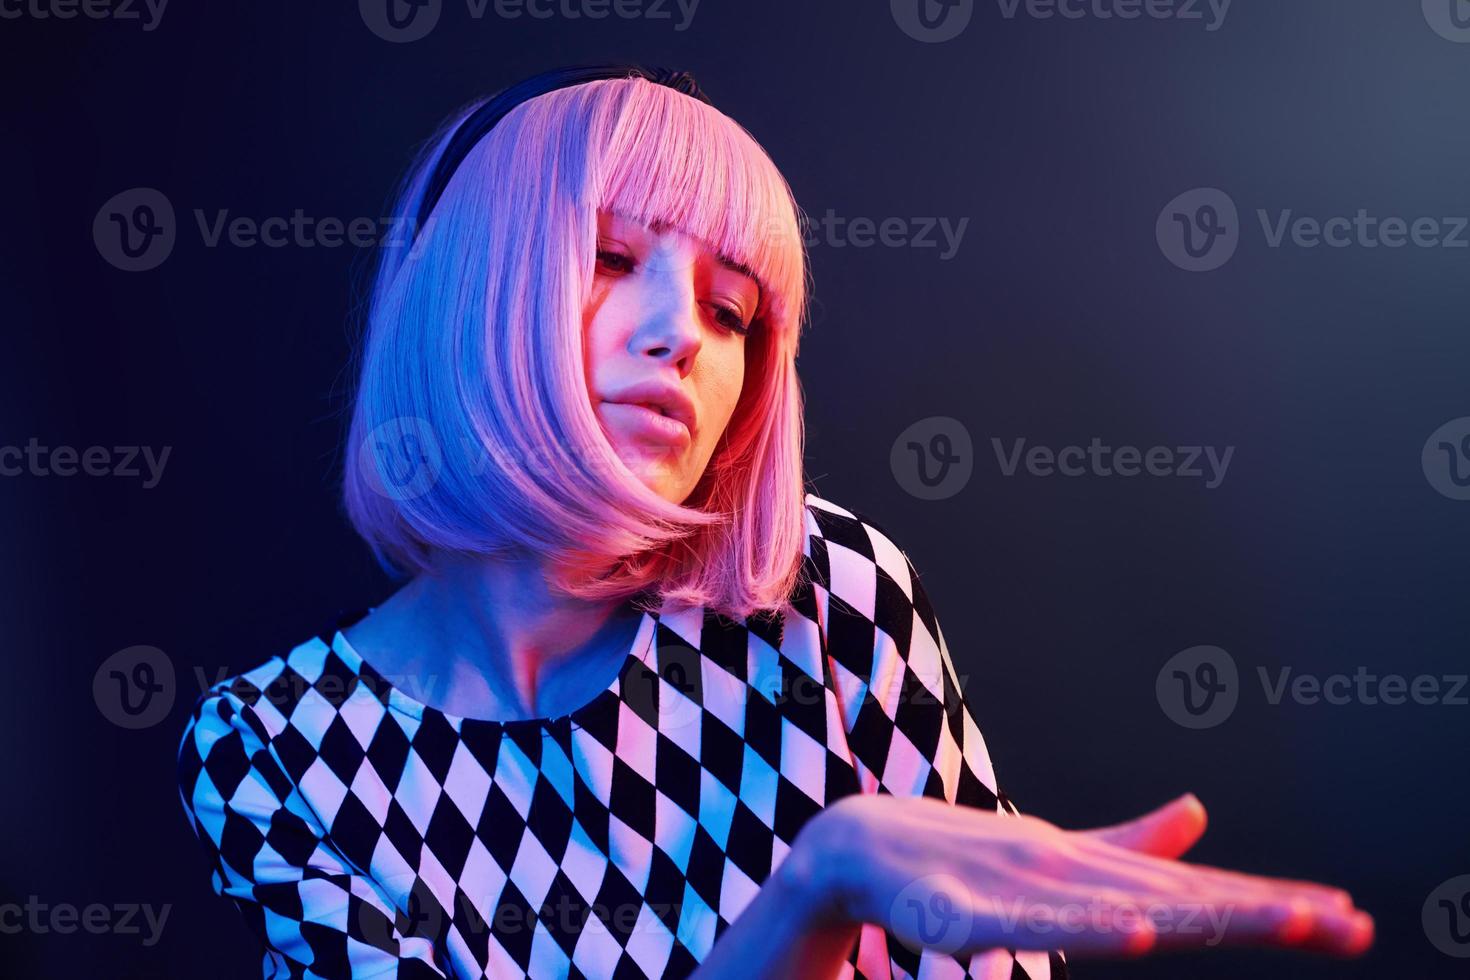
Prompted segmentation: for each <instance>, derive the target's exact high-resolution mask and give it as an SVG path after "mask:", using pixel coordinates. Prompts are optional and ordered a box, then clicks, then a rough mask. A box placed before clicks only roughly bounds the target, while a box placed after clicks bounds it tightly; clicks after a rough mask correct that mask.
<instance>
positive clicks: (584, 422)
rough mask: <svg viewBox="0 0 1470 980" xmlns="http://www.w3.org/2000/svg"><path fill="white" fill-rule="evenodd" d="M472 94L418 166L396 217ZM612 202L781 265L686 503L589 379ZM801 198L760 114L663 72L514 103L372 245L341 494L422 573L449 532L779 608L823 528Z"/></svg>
mask: <svg viewBox="0 0 1470 980" xmlns="http://www.w3.org/2000/svg"><path fill="white" fill-rule="evenodd" d="M473 109H474V107H473V106H470V107H468V108H467V109H465V110H463V111H462V112H461V113H459V114H457V115H456V116H455V117H454V118H452V119H451V120H450V121H449V122H448V123H447V124H446V125H445V126H444V127H442V128H441V130H440V131H439V133H438V134H436V135H435V136H434V137H432V138H431V139H430V140H429V141H428V143H427V144H426V149H425V150H424V152H423V153H422V154H421V155H420V157H419V159H418V160H417V161H416V162H415V164H414V166H413V167H412V168H411V170H410V171H409V173H408V175H407V177H406V178H405V179H404V182H403V184H402V187H401V188H400V190H399V192H398V200H397V203H396V205H395V207H394V215H395V218H396V219H397V221H398V222H399V227H403V226H404V224H405V223H408V222H412V221H413V216H414V215H416V214H417V211H418V208H419V206H420V204H421V198H422V196H423V194H424V189H425V188H424V185H425V183H426V182H427V181H428V179H429V174H430V173H431V172H432V170H433V168H434V165H435V163H436V161H437V160H438V157H439V155H440V154H441V153H443V152H444V148H445V145H446V143H447V141H448V139H449V137H450V136H451V135H452V134H453V132H454V130H455V128H456V126H457V125H458V124H459V123H460V122H461V121H462V120H463V119H464V118H465V117H466V116H467V115H468V114H469V113H470V112H472V111H473ZM600 210H605V211H609V212H612V213H616V214H619V215H622V216H624V217H628V218H632V219H634V220H637V221H641V222H643V223H645V224H647V225H650V226H654V227H659V226H664V227H671V228H676V229H678V230H680V231H683V232H685V233H687V234H689V235H691V236H693V237H695V238H698V239H701V240H702V241H704V242H705V243H707V244H708V245H709V246H710V247H711V248H713V249H714V250H715V251H716V252H717V253H719V254H721V255H723V256H725V257H727V258H729V259H731V260H734V261H736V262H740V263H743V264H744V265H745V266H747V267H748V268H749V269H750V270H751V271H752V272H753V273H754V275H755V277H756V279H757V280H758V281H759V283H760V286H761V301H760V306H759V308H758V310H757V311H756V314H755V320H754V323H753V329H752V330H751V333H750V335H749V337H748V338H747V340H746V347H745V358H746V361H745V382H744V387H743V388H742V390H741V393H740V397H739V399H738V401H737V403H736V408H735V412H734V415H733V416H732V418H731V420H730V423H729V425H728V426H727V428H726V430H725V432H724V434H723V436H722V438H721V440H720V442H719V444H718V445H717V447H716V449H715V451H714V454H713V456H712V457H711V459H710V461H709V464H708V466H707V467H706V469H705V471H704V474H703V475H702V477H701V479H700V481H699V483H698V484H697V485H696V486H695V487H694V489H693V490H692V491H691V492H690V494H689V496H688V497H687V498H686V499H685V500H684V501H683V502H682V503H679V504H676V503H671V502H669V501H666V500H664V499H662V498H661V497H659V496H658V495H657V494H656V493H654V492H653V491H652V490H650V489H649V488H648V487H646V486H645V485H644V484H643V483H642V482H641V481H640V480H639V479H638V478H637V476H636V475H635V474H634V473H633V472H632V471H630V470H629V469H628V468H627V467H626V466H625V465H624V463H623V462H622V460H621V459H620V458H619V457H618V455H617V453H616V452H615V450H614V449H613V447H612V446H611V444H610V443H609V442H608V440H607V437H606V436H605V435H604V434H603V432H602V429H601V427H600V424H599V422H598V419H597V416H596V415H595V414H594V409H593V406H592V403H591V399H590V396H589V394H588V387H587V378H586V373H585V362H584V351H583V340H582V333H583V308H584V305H585V303H586V300H587V297H588V296H589V294H590V290H591V287H592V280H593V272H594V263H595V251H596V242H597V215H598V212H599V211H600ZM800 220H801V218H800V212H799V209H798V208H797V205H796V203H795V200H794V198H793V196H792V193H791V189H790V187H789V186H788V185H787V183H786V181H785V179H784V178H783V177H782V176H781V174H780V172H779V171H778V170H777V169H776V167H775V165H774V164H773V163H772V161H771V159H770V157H769V156H767V154H766V153H765V151H764V150H763V149H762V148H761V147H760V145H759V144H758V143H756V141H755V140H754V139H753V138H752V137H751V135H750V134H749V133H748V132H747V131H746V130H745V129H744V128H742V127H741V126H740V125H739V124H738V123H736V122H735V121H734V120H732V119H730V118H729V117H728V116H726V115H724V114H723V113H721V112H719V111H718V110H717V109H715V108H713V107H711V106H710V105H708V104H706V103H705V102H703V101H701V100H699V99H696V98H692V97H690V96H689V95H686V94H683V93H681V92H679V91H676V90H674V89H672V88H669V87H667V86H664V85H660V84H657V83H655V82H651V81H648V80H646V79H643V78H637V77H629V78H612V79H602V80H596V81H590V82H585V83H582V84H577V85H571V86H568V87H565V88H561V89H556V90H553V91H550V92H547V93H545V94H542V95H538V96H536V97H534V98H531V99H529V100H527V101H525V102H523V103H521V104H520V105H517V106H516V107H515V108H514V109H512V110H511V111H510V112H509V113H507V114H506V115H505V116H504V118H502V119H501V120H500V121H499V122H498V123H497V124H495V126H494V127H493V128H492V129H491V130H490V131H489V132H488V133H487V134H486V135H485V136H484V137H483V138H481V139H480V140H479V141H478V142H477V143H476V144H475V145H474V147H473V148H472V149H471V150H470V151H469V152H468V154H467V155H466V156H465V157H464V160H463V162H462V163H461V164H460V165H459V166H458V167H457V168H456V169H455V170H454V173H453V176H452V177H451V178H450V179H449V181H448V183H447V184H446V185H445V187H444V191H443V193H442V195H441V196H440V198H439V200H438V202H437V203H436V204H435V205H434V206H433V211H432V213H431V214H430V216H429V219H428V221H427V223H426V224H425V225H424V226H423V227H422V228H418V229H415V230H416V231H417V233H418V234H417V238H416V239H413V240H409V239H408V236H407V235H400V236H396V237H397V239H398V240H395V241H393V242H392V243H390V244H388V245H385V246H384V247H383V249H382V254H381V257H380V260H379V263H378V266H377V269H376V273H375V277H374V281H373V285H372V291H371V295H370V297H369V300H368V306H367V325H366V336H365V340H364V342H363V345H362V347H361V349H360V351H359V355H358V357H359V363H358V369H359V373H358V385H357V390H356V397H355V400H354V404H353V407H352V416H351V424H350V430H349V433H348V438H347V446H346V459H345V467H344V486H343V500H344V503H345V507H346V511H347V515H348V518H349V519H350V520H351V522H352V525H353V527H354V528H355V529H356V530H357V532H358V533H359V534H360V535H361V536H362V537H363V539H364V540H365V541H367V543H368V544H369V546H370V547H371V548H372V550H373V553H374V554H375V555H376V557H377V559H378V561H379V562H380V563H381V564H382V565H383V567H384V568H385V569H386V570H388V571H389V572H390V574H393V575H394V576H395V577H399V578H402V577H405V576H409V575H413V574H417V573H419V572H423V571H426V570H429V569H430V568H432V566H433V560H434V557H435V555H436V553H441V552H457V553H460V554H463V555H477V556H485V557H499V558H527V557H535V558H537V559H539V560H542V561H544V562H545V567H546V568H547V574H548V582H549V583H550V584H551V586H552V587H553V588H554V589H556V590H558V591H560V592H562V593H564V594H566V595H571V596H577V597H581V598H585V599H589V600H592V599H627V598H632V597H634V596H635V595H638V594H639V593H645V594H647V595H650V596H653V597H656V599H657V600H658V601H659V602H673V603H688V604H692V605H705V606H708V607H710V608H711V609H713V610H715V611H717V612H720V613H723V614H725V615H727V616H731V617H734V618H742V617H745V616H748V615H750V614H752V613H755V612H757V611H760V610H765V609H776V608H779V607H780V606H781V605H782V604H783V603H784V601H785V600H786V598H787V597H788V595H789V594H790V592H791V590H792V589H793V588H794V587H795V586H796V584H797V580H798V576H799V575H800V572H801V554H802V544H803V536H804V533H805V529H804V520H805V514H804V500H805V493H806V489H807V487H806V481H805V477H804V474H803V469H802V459H803V442H804V430H803V415H802V409H803V401H802V393H801V388H800V385H799V381H798V378H797V374H796V354H797V345H798V340H799V336H800V332H801V328H802V325H803V323H804V322H805V319H806V303H807V286H808V271H807V262H806V253H805V250H804V247H803V243H802V237H801V232H800Z"/></svg>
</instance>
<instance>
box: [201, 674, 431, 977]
mask: <svg viewBox="0 0 1470 980" xmlns="http://www.w3.org/2000/svg"><path fill="white" fill-rule="evenodd" d="M269 742H270V733H269V731H268V729H267V727H266V725H265V724H264V723H263V722H262V720H261V718H260V716H259V715H258V714H257V713H256V712H255V711H254V710H253V709H252V708H251V707H250V705H249V704H247V703H246V701H245V700H242V698H241V697H240V696H237V694H236V693H232V692H231V691H230V690H229V689H227V688H218V689H215V690H213V691H211V692H209V693H207V694H206V695H205V696H204V697H202V698H201V699H200V701H199V703H198V704H197V705H196V706H195V709H194V713H193V715H192V716H191V718H190V719H189V722H188V725H187V727H186V729H185V731H184V736H183V739H182V741H181V742H180V745H179V791H180V795H181V797H182V799H183V803H184V810H185V814H186V815H187V816H188V818H189V822H190V824H191V826H192V827H193V828H194V832H195V834H196V835H197V836H198V837H199V841H200V843H201V844H202V845H203V847H204V851H205V854H206V855H207V857H208V860H209V866H210V870H211V872H212V873H211V876H210V880H211V884H212V886H213V888H214V891H215V893H216V894H219V895H224V896H227V897H229V898H230V899H232V900H233V901H234V903H235V905H236V906H237V907H238V908H239V909H240V912H241V913H242V914H243V915H244V917H245V921H246V922H247V923H248V925H249V926H250V928H251V930H252V931H253V932H254V933H255V934H256V935H257V936H258V937H259V939H260V941H261V943H262V945H263V946H264V959H263V962H262V970H263V973H264V976H265V977H266V978H273V977H288V976H289V977H308V978H320V980H328V978H342V980H346V978H349V977H350V978H365V977H374V978H385V980H386V978H392V977H398V978H412V980H430V978H443V977H445V975H446V974H445V972H444V971H443V970H442V969H441V968H440V967H439V965H438V964H437V963H436V962H435V959H434V951H433V945H432V943H431V941H430V940H429V939H427V938H423V937H418V936H412V935H407V934H405V933H406V931H407V930H409V928H410V927H409V926H407V925H406V920H404V919H403V917H402V916H399V915H397V914H396V912H395V909H394V908H393V906H392V904H391V903H390V902H389V901H388V900H387V899H386V898H385V897H384V895H383V894H382V892H381V891H380V889H379V888H378V886H377V884H376V883H375V882H374V881H373V880H372V879H371V878H369V877H367V876H366V875H363V874H359V873H357V871H356V870H355V869H353V868H352V866H351V865H350V864H349V863H348V862H347V861H346V860H345V859H344V858H343V857H342V855H341V854H340V853H338V852H337V850H336V849H335V848H334V847H333V846H332V845H331V844H330V843H329V842H328V841H327V840H326V839H325V838H326V832H325V830H324V829H323V827H322V825H321V823H320V821H319V820H318V818H317V817H316V815H315V814H314V813H312V811H311V810H310V808H309V807H307V806H306V805H305V803H304V802H303V801H302V799H301V795H300V793H299V792H297V791H296V788H295V786H294V784H293V783H292V782H291V780H290V779H288V778H287V776H286V774H285V772H284V771H283V769H282V767H281V765H280V764H279V762H278V760H277V758H276V757H275V756H274V755H273V754H272V750H271V748H270V747H269Z"/></svg>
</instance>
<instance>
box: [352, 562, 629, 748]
mask: <svg viewBox="0 0 1470 980" xmlns="http://www.w3.org/2000/svg"><path fill="white" fill-rule="evenodd" d="M380 615H381V616H383V617H384V619H383V621H382V623H381V626H380V628H378V629H376V630H375V629H374V628H372V627H371V626H370V624H371V623H372V621H373V620H374V619H377V618H378V617H379V616H380ZM639 618H640V617H639V615H638V614H637V612H636V610H634V609H632V608H631V607H630V606H629V605H627V604H626V603H622V602H618V601H613V600H607V601H599V602H589V601H587V600H582V599H577V598H575V597H570V596H565V595H563V594H561V593H559V592H554V591H553V590H552V589H551V588H550V586H549V585H548V583H547V577H546V569H545V567H544V565H543V564H542V563H540V562H539V561H532V560H507V559H494V560H490V559H485V558H480V557H477V556H458V555H455V556H442V557H441V558H440V560H439V561H437V562H436V563H435V566H434V567H433V569H432V570H431V571H429V572H426V573H424V574H421V575H419V576H418V577H417V578H415V579H414V580H413V581H412V582H411V583H409V584H408V585H407V586H405V587H404V588H403V589H402V590H400V591H399V592H398V593H396V594H395V595H393V596H392V597H391V598H390V599H388V600H387V601H386V602H384V604H383V605H382V606H381V607H380V608H379V609H378V610H377V611H375V612H374V614H373V615H372V616H370V617H368V618H367V619H366V620H364V621H363V624H362V625H363V626H365V627H367V628H366V629H364V630H362V631H361V633H362V634H363V635H362V637H361V638H362V639H363V640H364V642H365V644H366V645H368V646H369V647H371V648H373V649H372V654H371V655H370V653H369V651H367V650H363V649H362V647H360V646H359V647H358V649H359V652H361V653H362V654H363V656H364V658H366V659H368V660H369V661H370V662H373V661H375V660H381V661H385V662H387V663H389V664H393V665H396V666H397V667H398V668H399V669H402V670H404V671H406V672H411V673H413V674H415V675H416V676H424V677H432V678H435V679H436V683H435V685H434V686H435V687H436V688H437V689H438V690H439V691H440V692H442V694H443V697H441V698H438V699H435V701H436V706H438V707H441V708H442V709H443V710H445V711H447V712H449V713H451V714H457V715H467V716H476V717H484V716H486V715H487V714H488V715H490V716H493V717H495V718H497V719H499V720H512V719H514V718H527V717H548V716H559V715H561V714H565V713H567V712H568V711H571V710H572V709H574V708H576V707H579V706H580V705H582V704H585V703H586V702H588V701H590V700H591V699H592V698H593V697H595V696H596V695H597V694H598V693H599V692H600V691H601V690H603V689H604V688H605V687H606V685H607V684H608V683H610V682H611V680H612V678H613V677H614V676H615V675H616V672H617V670H618V669H619V667H621V665H622V662H623V658H624V657H625V656H626V654H627V651H628V647H629V644H631V642H632V638H633V633H634V631H635V630H636V629H637V625H638V622H639ZM349 640H350V641H352V642H353V643H354V645H355V646H356V645H357V644H358V640H359V636H358V635H357V634H354V635H352V636H349ZM487 708H488V709H489V710H488V711H487Z"/></svg>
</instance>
